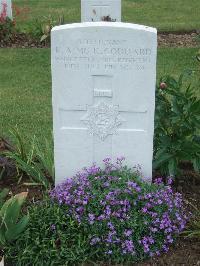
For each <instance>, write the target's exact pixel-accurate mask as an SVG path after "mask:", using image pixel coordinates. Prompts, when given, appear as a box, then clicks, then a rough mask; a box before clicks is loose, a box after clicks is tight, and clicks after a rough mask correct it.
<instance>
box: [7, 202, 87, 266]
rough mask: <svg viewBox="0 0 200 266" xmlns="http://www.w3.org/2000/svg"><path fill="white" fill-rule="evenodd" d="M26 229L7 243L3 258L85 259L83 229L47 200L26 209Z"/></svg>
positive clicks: (33, 261) (17, 261)
mask: <svg viewBox="0 0 200 266" xmlns="http://www.w3.org/2000/svg"><path fill="white" fill-rule="evenodd" d="M29 215H30V221H29V225H28V227H27V229H26V231H25V232H24V233H23V235H21V236H20V237H19V238H18V240H17V241H16V242H15V243H11V245H7V248H6V252H5V254H6V256H7V257H6V260H8V261H9V260H10V261H11V263H14V265H21V266H22V265H24V266H25V265H26V266H28V265H30V266H31V265H68V264H70V263H71V262H73V261H77V262H81V261H84V260H87V259H88V255H87V254H88V244H87V242H86V236H85V235H84V231H83V230H82V229H81V227H80V226H79V225H78V224H77V222H75V221H73V220H72V219H71V218H70V217H69V216H68V215H67V213H66V209H65V208H62V207H61V206H59V205H57V204H53V203H52V202H51V201H50V200H48V199H47V200H45V201H44V202H40V203H38V204H36V205H35V206H31V207H30V209H29ZM71 265H72V263H71Z"/></svg>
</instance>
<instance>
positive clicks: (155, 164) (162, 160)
mask: <svg viewBox="0 0 200 266" xmlns="http://www.w3.org/2000/svg"><path fill="white" fill-rule="evenodd" d="M172 157H173V155H171V154H167V153H166V154H164V155H163V156H161V157H159V159H156V160H155V161H154V162H153V168H154V169H157V168H158V167H159V166H160V165H161V164H163V163H165V162H167V161H168V160H169V159H171V158H172Z"/></svg>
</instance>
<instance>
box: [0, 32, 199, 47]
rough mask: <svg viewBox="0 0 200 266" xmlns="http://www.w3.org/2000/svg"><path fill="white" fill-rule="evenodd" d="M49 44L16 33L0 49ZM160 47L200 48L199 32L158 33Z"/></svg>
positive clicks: (2, 42) (4, 41) (3, 41)
mask: <svg viewBox="0 0 200 266" xmlns="http://www.w3.org/2000/svg"><path fill="white" fill-rule="evenodd" d="M48 47H50V45H49V43H48V42H47V43H45V42H43V43H41V42H40V41H39V40H37V39H34V38H32V37H31V36H30V35H27V34H24V33H16V34H13V36H12V37H11V38H10V39H9V40H0V48H48ZM158 47H200V33H199V32H189V33H187V32H185V33H183V32H180V33H179V32H177V33H176V32H175V33H169V32H163V33H158Z"/></svg>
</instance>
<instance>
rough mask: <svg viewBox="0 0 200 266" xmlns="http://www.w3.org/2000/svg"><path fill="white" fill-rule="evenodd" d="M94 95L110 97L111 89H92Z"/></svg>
mask: <svg viewBox="0 0 200 266" xmlns="http://www.w3.org/2000/svg"><path fill="white" fill-rule="evenodd" d="M94 96H95V97H110V98H112V91H111V90H98V89H94Z"/></svg>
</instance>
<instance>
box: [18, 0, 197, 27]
mask: <svg viewBox="0 0 200 266" xmlns="http://www.w3.org/2000/svg"><path fill="white" fill-rule="evenodd" d="M80 2H81V0H48V1H47V0H13V4H14V6H17V7H20V8H23V7H28V8H29V13H28V17H27V18H26V19H24V21H22V20H20V21H18V25H19V26H20V27H21V28H26V29H27V28H33V24H34V21H35V20H36V18H38V19H39V21H41V20H42V19H43V17H44V16H48V15H52V16H53V17H57V16H58V15H59V14H64V16H65V21H66V22H67V23H71V22H80ZM122 21H124V22H132V23H139V24H145V25H148V26H154V27H156V28H158V29H159V30H162V31H176V30H184V31H185V30H193V29H200V1H199V0H191V1H189V0H176V1H174V0H122Z"/></svg>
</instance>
